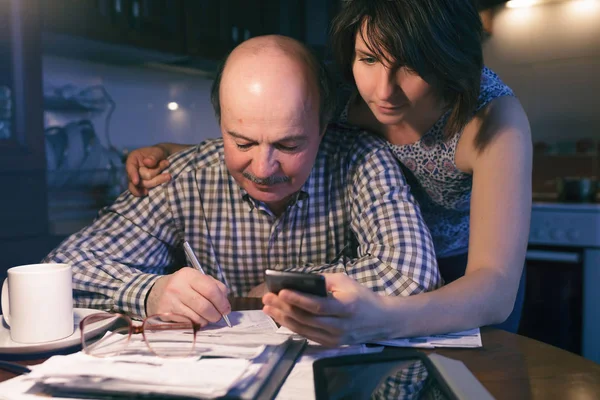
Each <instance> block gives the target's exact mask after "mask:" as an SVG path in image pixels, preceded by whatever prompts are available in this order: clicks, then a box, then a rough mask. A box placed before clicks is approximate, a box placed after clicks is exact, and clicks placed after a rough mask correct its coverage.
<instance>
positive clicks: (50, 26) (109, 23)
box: [40, 0, 186, 53]
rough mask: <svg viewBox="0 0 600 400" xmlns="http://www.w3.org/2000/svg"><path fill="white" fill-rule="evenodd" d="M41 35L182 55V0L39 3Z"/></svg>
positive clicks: (56, 0)
mask: <svg viewBox="0 0 600 400" xmlns="http://www.w3.org/2000/svg"><path fill="white" fill-rule="evenodd" d="M40 1H41V5H42V10H43V26H44V31H47V32H52V33H58V34H65V35H71V36H75V37H83V38H87V39H93V40H98V41H102V42H109V43H115V44H123V45H129V46H134V47H141V48H147V49H152V50H158V51H163V52H168V53H184V52H185V50H186V47H185V35H186V31H185V23H184V21H185V16H184V7H183V5H184V0H84V1H82V0H40Z"/></svg>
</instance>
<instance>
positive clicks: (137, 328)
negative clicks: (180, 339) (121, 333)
mask: <svg viewBox="0 0 600 400" xmlns="http://www.w3.org/2000/svg"><path fill="white" fill-rule="evenodd" d="M101 315H103V316H107V317H109V316H110V317H122V318H124V319H125V320H126V321H127V324H128V325H129V329H128V335H127V344H126V345H125V346H124V347H123V349H121V351H123V350H125V349H126V348H127V346H129V342H130V341H131V335H136V334H139V333H141V334H142V337H143V338H144V343H146V347H148V349H149V350H150V351H151V352H152V354H155V355H157V356H158V357H163V358H168V357H164V356H162V355H160V354H158V353H157V352H156V351H155V350H154V349H153V348H152V346H150V343H148V339H147V338H146V333H145V330H144V326H145V325H146V321H147V320H149V319H151V318H154V317H159V316H175V317H181V318H185V319H187V320H189V321H190V322H191V324H192V330H193V331H194V340H193V342H192V347H191V349H190V352H189V353H188V354H187V355H186V356H185V357H188V356H189V355H190V354H192V353H193V352H194V349H195V348H196V336H197V333H198V331H200V329H201V328H202V327H201V325H200V324H198V323H196V322H194V321H192V320H191V319H190V318H189V317H187V316H185V315H182V314H177V313H158V314H152V315H149V316H147V317H146V318H144V319H142V320H141V324H140V325H134V324H133V319H131V317H130V316H129V315H127V314H121V313H110V314H108V315H107V314H106V313H94V314H90V315H88V316H86V317H85V318H83V319H82V320H81V321H79V332H81V350H83V352H84V353H85V354H87V355H90V356H92V357H98V358H105V357H112V356H115V355H119V354H121V351H119V352H117V353H116V354H111V355H107V356H101V355H95V354H90V353H88V352H87V351H86V346H85V345H84V343H85V341H86V337H85V336H84V334H83V333H84V332H83V327H84V322H85V321H86V320H87V319H90V318H91V317H97V316H101ZM97 322H100V321H97ZM173 322H176V321H173Z"/></svg>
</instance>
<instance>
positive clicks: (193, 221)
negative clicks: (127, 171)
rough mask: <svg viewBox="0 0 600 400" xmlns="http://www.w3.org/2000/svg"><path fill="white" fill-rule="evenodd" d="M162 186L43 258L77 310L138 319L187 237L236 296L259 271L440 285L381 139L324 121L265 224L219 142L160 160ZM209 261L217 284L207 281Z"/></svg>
mask: <svg viewBox="0 0 600 400" xmlns="http://www.w3.org/2000/svg"><path fill="white" fill-rule="evenodd" d="M170 162H171V165H170V167H169V172H170V173H171V174H172V177H173V178H172V180H171V181H170V182H169V183H167V184H165V185H162V186H160V187H157V188H155V189H152V190H151V191H150V193H149V195H148V196H146V197H143V198H137V197H134V196H133V195H131V194H130V193H129V192H125V193H123V194H121V196H120V197H119V198H118V199H117V200H116V202H115V203H114V204H113V205H112V206H109V207H106V208H105V209H103V210H102V211H100V213H99V216H98V218H96V220H95V221H94V223H93V224H92V225H91V226H89V227H87V228H84V229H83V230H81V231H80V232H78V233H76V234H74V235H72V236H71V237H69V238H68V239H67V240H65V241H64V242H63V243H62V244H61V245H60V246H59V247H58V248H57V249H55V250H54V251H52V253H50V254H49V255H48V257H47V258H46V259H45V261H46V262H50V261H52V262H61V263H69V264H71V265H72V266H73V289H74V299H75V304H76V306H78V307H91V308H102V309H107V310H111V311H120V312H125V313H128V314H131V315H134V316H141V317H143V316H145V306H144V303H145V299H146V296H147V294H148V292H149V291H150V289H151V288H152V285H153V284H154V282H155V281H156V280H157V279H158V278H159V277H160V276H161V275H163V274H169V273H172V272H174V271H176V270H177V269H179V268H181V267H183V266H186V265H189V263H187V261H186V259H185V256H184V252H183V249H182V243H183V241H184V240H187V241H189V243H190V245H191V246H192V248H193V249H194V252H195V253H196V254H197V256H198V259H199V261H200V263H201V264H202V265H203V267H204V269H205V272H206V273H207V274H210V275H212V276H214V277H215V278H217V279H220V280H221V281H223V282H225V283H226V284H227V285H228V286H229V290H230V292H231V293H233V294H234V295H236V296H243V295H245V294H247V293H248V291H249V290H250V289H251V288H253V287H254V286H257V285H259V284H260V283H262V282H263V281H264V278H263V274H264V270H265V269H267V268H271V269H276V270H293V271H308V272H345V273H346V274H348V275H349V276H350V277H352V278H354V279H355V280H357V281H358V282H360V283H361V284H363V285H365V286H368V287H369V288H371V289H372V290H374V291H376V292H380V293H381V294H387V295H401V296H408V295H411V294H414V293H419V292H423V291H429V290H432V289H435V288H437V287H439V286H440V285H441V283H442V280H441V277H440V275H439V271H438V268H437V261H436V257H435V253H434V249H433V244H432V240H431V236H430V233H429V230H428V229H427V227H426V225H425V223H424V222H423V219H422V218H421V214H420V212H419V208H418V205H417V203H416V202H415V200H414V198H413V196H412V195H411V193H410V188H409V186H408V185H407V183H406V181H405V179H404V175H403V174H402V171H401V169H400V167H399V165H398V163H397V161H396V159H395V158H394V156H393V154H392V153H391V152H390V151H389V149H388V147H387V145H386V143H385V142H384V141H382V140H381V139H379V138H376V137H374V136H372V135H370V134H368V133H366V132H363V131H359V130H357V129H353V128H350V127H346V126H342V125H333V126H331V127H330V128H329V129H328V130H327V133H326V134H325V136H324V138H323V140H322V142H321V145H320V147H319V151H318V154H317V157H316V160H315V165H314V167H313V170H312V172H311V174H310V175H309V178H308V179H307V181H306V183H305V184H304V185H303V186H302V188H301V190H300V191H299V192H298V193H297V194H296V195H295V196H294V198H293V199H292V201H291V202H290V204H289V205H288V207H287V209H286V210H285V212H284V213H283V214H282V215H281V216H279V217H276V216H275V215H274V214H272V213H271V212H270V210H269V209H268V208H267V207H266V206H265V205H264V204H262V203H260V202H258V201H255V200H254V199H252V198H250V197H249V195H248V194H247V192H246V191H244V190H243V189H242V188H241V187H240V186H239V185H238V184H237V183H236V182H235V180H234V179H233V178H232V176H231V175H230V174H229V172H228V170H227V167H226V166H225V163H224V159H223V142H222V140H221V139H213V140H208V141H205V142H203V143H201V144H199V145H198V146H195V147H193V148H190V149H188V150H186V151H183V152H180V153H178V154H174V155H173V156H171V158H170ZM217 265H220V267H221V268H222V270H223V274H224V276H219V274H218V273H217V271H218V269H217Z"/></svg>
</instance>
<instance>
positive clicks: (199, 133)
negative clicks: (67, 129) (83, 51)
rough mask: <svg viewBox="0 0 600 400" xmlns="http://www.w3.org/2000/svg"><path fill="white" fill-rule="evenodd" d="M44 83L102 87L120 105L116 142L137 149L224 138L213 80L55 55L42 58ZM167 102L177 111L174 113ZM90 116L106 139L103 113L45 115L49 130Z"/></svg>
mask: <svg viewBox="0 0 600 400" xmlns="http://www.w3.org/2000/svg"><path fill="white" fill-rule="evenodd" d="M43 71H44V84H45V85H47V84H51V85H53V86H62V85H65V84H73V85H76V86H78V87H81V88H83V87H86V86H91V85H103V86H104V87H105V88H106V90H107V91H108V93H109V94H110V96H111V97H112V98H113V100H114V101H115V103H116V109H115V111H114V114H113V116H112V119H111V123H110V138H111V141H112V144H113V145H114V146H115V147H117V148H119V149H123V148H130V149H131V148H135V147H140V146H145V145H149V144H153V143H158V142H164V141H173V142H179V143H199V142H200V141H202V140H203V139H207V138H213V137H220V135H221V133H220V130H219V127H218V124H217V122H216V120H215V117H214V114H213V110H212V106H211V104H210V86H211V84H212V80H210V79H207V78H205V77H204V76H202V75H192V74H186V73H179V72H171V71H164V70H158V69H153V68H150V67H142V66H139V67H137V66H114V65H104V64H97V63H90V62H85V61H78V60H71V59H64V58H59V57H55V56H44V58H43ZM169 102H177V103H178V105H179V109H178V110H176V111H171V110H169V109H168V108H167V104H168V103H169ZM82 117H92V122H93V123H94V127H95V130H96V132H97V134H98V136H99V137H100V140H102V141H103V144H106V143H105V142H106V140H105V139H104V121H105V118H104V115H92V114H88V115H86V114H72V115H68V114H67V115H65V114H63V113H60V114H57V113H46V126H49V125H54V124H58V125H62V124H64V122H65V121H66V120H67V119H68V120H73V119H77V118H82Z"/></svg>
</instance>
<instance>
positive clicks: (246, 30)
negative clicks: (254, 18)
mask: <svg viewBox="0 0 600 400" xmlns="http://www.w3.org/2000/svg"><path fill="white" fill-rule="evenodd" d="M248 39H250V31H249V30H248V29H244V40H248Z"/></svg>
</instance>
